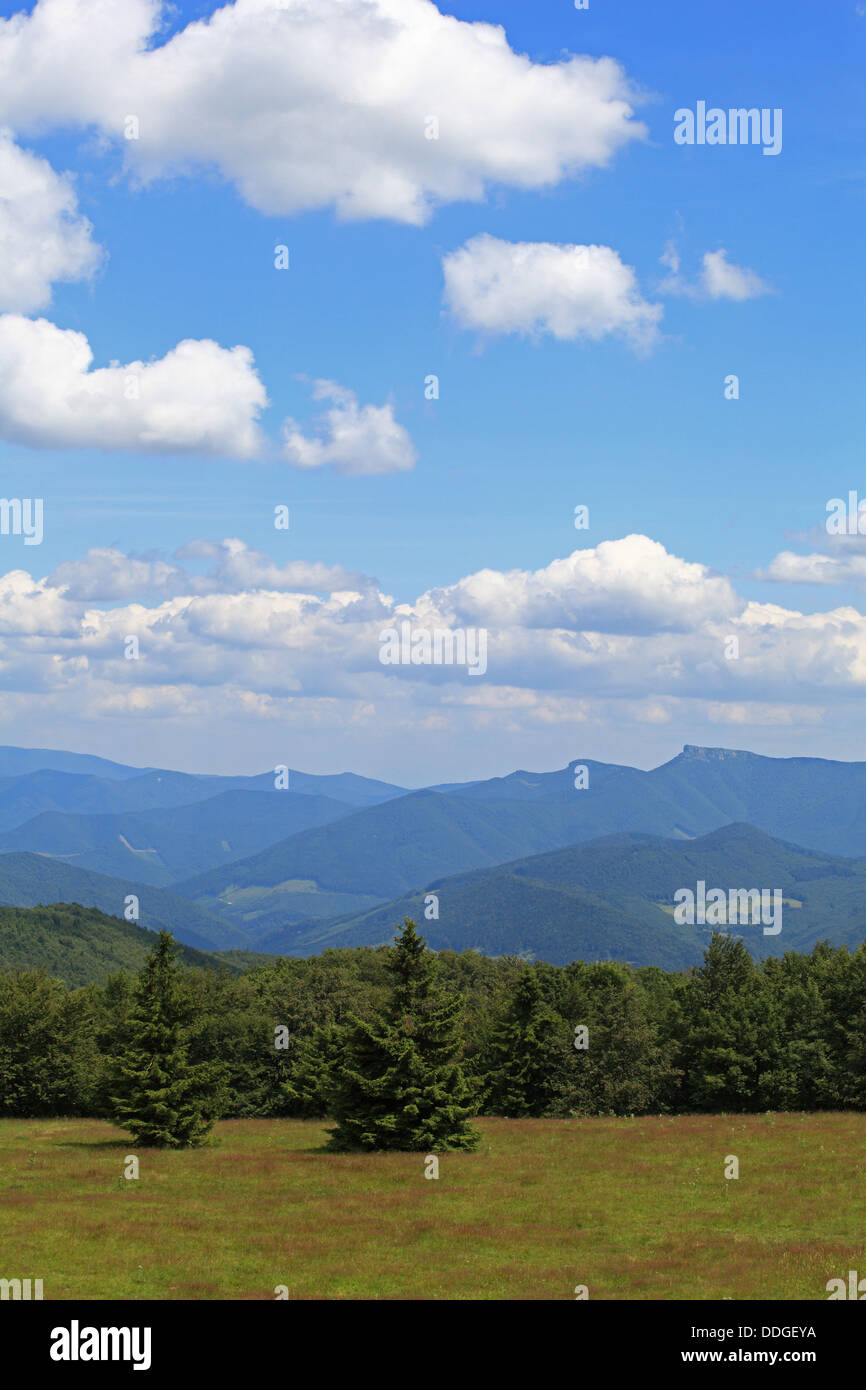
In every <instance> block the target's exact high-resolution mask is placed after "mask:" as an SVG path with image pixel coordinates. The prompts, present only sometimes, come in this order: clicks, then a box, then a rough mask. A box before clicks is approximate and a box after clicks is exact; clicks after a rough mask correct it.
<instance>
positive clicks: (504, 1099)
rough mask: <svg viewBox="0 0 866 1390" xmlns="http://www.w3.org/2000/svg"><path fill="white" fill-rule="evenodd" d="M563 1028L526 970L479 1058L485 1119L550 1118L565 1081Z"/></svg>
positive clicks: (533, 972)
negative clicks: (483, 1081) (496, 1117)
mask: <svg viewBox="0 0 866 1390" xmlns="http://www.w3.org/2000/svg"><path fill="white" fill-rule="evenodd" d="M564 1029H565V1025H564V1023H563V1020H562V1019H561V1018H560V1017H559V1016H558V1014H556V1012H555V1011H554V1010H553V1009H552V1008H550V1006H549V1005H548V1004H546V1003H545V1002H544V999H543V997H542V993H541V987H540V984H539V980H538V975H537V973H536V972H535V971H534V970H525V971H524V972H523V974H522V975H521V976H520V977H519V979H518V980H517V983H516V984H515V986H514V989H513V995H512V998H511V1001H510V1004H509V1007H508V1009H507V1011H506V1013H505V1015H504V1017H503V1018H502V1019H501V1021H500V1023H499V1024H498V1025H497V1027H496V1028H495V1029H494V1031H493V1036H492V1038H491V1040H490V1044H489V1046H488V1048H487V1049H486V1052H485V1054H484V1055H483V1056H482V1058H481V1070H482V1072H483V1073H486V1075H487V1086H486V1100H485V1107H484V1108H485V1111H486V1112H487V1113H488V1114H491V1115H508V1116H513V1117H515V1118H520V1117H522V1116H526V1115H544V1114H547V1113H549V1111H550V1107H551V1106H552V1104H553V1103H554V1100H555V1098H556V1097H557V1096H558V1093H559V1090H560V1087H561V1085H562V1082H563V1079H564V1072H565V1065H566V1056H567V1054H566V1047H565V1043H566V1041H567V1040H566V1038H565V1032H564Z"/></svg>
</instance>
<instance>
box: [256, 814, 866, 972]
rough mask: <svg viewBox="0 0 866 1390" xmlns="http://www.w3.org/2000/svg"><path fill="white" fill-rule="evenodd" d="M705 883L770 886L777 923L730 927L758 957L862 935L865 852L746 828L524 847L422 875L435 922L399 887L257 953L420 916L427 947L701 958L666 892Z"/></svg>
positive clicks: (387, 930) (703, 936) (376, 936)
mask: <svg viewBox="0 0 866 1390" xmlns="http://www.w3.org/2000/svg"><path fill="white" fill-rule="evenodd" d="M698 880H703V881H704V882H705V884H706V886H707V888H708V889H709V888H714V887H715V888H722V889H724V890H725V891H728V890H729V889H731V888H744V889H750V888H759V889H763V888H766V889H769V890H771V891H772V890H774V889H777V888H778V889H779V890H780V891H781V893H782V898H783V906H782V930H781V932H780V933H779V934H778V935H774V936H765V935H764V934H763V931H762V927H761V926H758V925H756V926H750V925H748V924H744V925H735V924H733V923H732V924H731V925H730V927H729V930H730V931H731V932H733V933H734V934H737V935H742V936H743V939H744V940H745V942H746V944H747V945H748V946H749V949H750V950H751V951H752V952H753V953H754V954H755V955H756V956H759V957H760V956H764V955H768V954H778V953H781V952H784V951H785V950H791V949H797V950H809V949H811V947H812V946H813V945H814V943H815V942H816V941H818V940H821V939H825V938H826V939H829V940H831V941H833V942H834V943H835V944H838V945H855V944H857V943H858V942H859V941H861V940H863V939H864V938H866V861H864V860H853V859H845V858H842V857H840V856H838V855H828V854H824V853H822V852H820V851H816V850H808V849H804V848H802V847H801V846H799V845H794V844H788V843H785V842H783V841H780V840H775V839H773V838H772V837H770V836H768V835H765V834H764V833H763V832H762V831H759V830H756V829H755V828H754V827H753V826H748V825H729V826H726V827H724V828H722V829H721V830H717V831H713V832H711V833H710V834H708V835H705V836H702V837H700V838H698V839H695V840H692V841H687V842H684V841H680V840H665V839H661V838H659V837H655V836H648V835H642V834H637V833H633V834H627V835H621V836H612V837H605V838H604V839H602V840H597V841H592V842H590V843H586V844H580V845H576V846H572V847H570V848H569V849H565V850H557V851H554V852H552V853H548V854H543V855H534V856H531V857H529V858H525V859H522V860H517V861H515V862H514V863H511V864H503V865H499V866H497V867H496V868H492V869H484V870H480V871H475V872H472V873H468V874H459V875H454V876H451V877H447V878H442V879H437V880H432V881H430V882H429V883H428V884H427V885H426V889H427V891H429V892H432V893H435V894H436V895H437V897H438V910H439V919H438V920H429V921H428V920H427V919H425V917H424V903H425V893H424V892H423V891H422V892H415V893H409V894H405V895H403V896H402V897H400V898H398V899H396V900H395V901H393V902H391V903H388V904H385V905H380V906H378V907H376V908H374V909H373V910H371V911H369V912H367V913H364V914H360V915H356V916H355V917H353V918H348V917H346V918H342V919H338V920H336V921H333V922H330V923H305V924H300V925H297V926H295V927H289V928H287V929H286V930H284V931H283V932H281V933H274V934H272V935H270V936H266V937H264V938H263V939H262V940H261V942H260V945H261V948H262V950H267V951H279V950H282V951H285V952H288V953H292V954H297V955H307V954H313V953H315V952H316V951H319V950H322V949H324V948H325V947H326V946H349V945H361V944H365V945H373V944H378V943H379V942H381V941H386V940H389V939H390V937H391V936H392V935H393V932H394V926H395V924H396V923H397V922H399V921H401V920H402V918H403V917H404V916H411V917H414V918H415V920H416V921H418V922H419V923H420V924H422V927H423V931H424V934H425V936H427V938H428V940H429V941H430V944H431V945H432V946H434V947H435V948H436V949H443V948H445V947H448V948H450V949H453V950H462V949H464V948H465V947H469V946H476V947H477V948H478V949H480V950H483V951H485V952H486V953H488V954H506V953H512V952H515V953H522V954H529V955H533V956H536V957H538V958H540V959H544V960H549V961H552V962H553V963H554V964H564V963H565V962H567V961H568V960H572V959H578V958H579V959H594V958H597V957H598V958H605V957H607V956H610V957H611V958H612V959H616V960H629V961H632V962H633V963H635V964H638V965H667V966H668V967H670V966H671V965H673V966H675V967H676V966H680V967H682V966H686V965H689V964H693V963H695V961H696V960H698V959H699V958H700V953H701V951H702V949H703V946H704V945H705V944H706V942H707V940H708V939H709V936H710V934H711V931H712V927H710V926H699V925H695V926H679V925H678V924H676V923H675V922H674V920H673V907H674V894H675V893H676V892H677V890H678V889H680V888H690V889H692V891H694V890H695V888H696V884H697V882H698Z"/></svg>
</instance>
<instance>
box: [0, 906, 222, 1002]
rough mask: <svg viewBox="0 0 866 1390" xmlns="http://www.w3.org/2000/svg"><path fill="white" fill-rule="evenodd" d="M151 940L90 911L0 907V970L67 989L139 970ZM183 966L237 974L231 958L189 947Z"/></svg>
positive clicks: (183, 953) (125, 924)
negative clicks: (38, 974)
mask: <svg viewBox="0 0 866 1390" xmlns="http://www.w3.org/2000/svg"><path fill="white" fill-rule="evenodd" d="M153 940H154V938H153V934H152V932H149V931H145V930H144V929H143V928H142V927H137V926H135V925H134V924H133V923H132V922H124V921H122V920H121V919H119V918H117V917H109V916H107V915H106V914H105V913H104V912H99V911H97V910H96V909H95V908H92V907H80V906H78V905H77V904H75V903H52V904H50V905H49V906H47V907H29V908H27V907H0V970H44V971H45V972H46V974H48V975H51V976H52V977H53V978H55V979H59V980H63V981H64V983H65V984H67V985H68V986H69V987H70V988H75V987H77V986H78V985H85V984H90V983H102V981H104V980H106V979H107V978H108V976H109V975H113V974H114V973H115V972H116V971H118V970H128V971H130V972H135V971H138V970H140V969H141V967H142V965H143V964H144V962H145V960H146V958H147V956H148V954H149V952H150V951H151V950H152V949H153ZM179 954H180V958H181V960H183V962H184V963H185V964H186V965H199V966H201V967H202V968H204V969H207V970H218V969H224V970H228V971H230V972H231V973H232V974H238V973H240V966H239V965H238V964H237V963H235V962H234V961H232V960H231V959H230V958H228V959H226V958H223V959H221V960H217V959H216V958H215V957H214V956H211V955H209V954H207V953H205V952H202V951H196V950H194V949H193V948H192V947H190V946H181V947H180V949H179Z"/></svg>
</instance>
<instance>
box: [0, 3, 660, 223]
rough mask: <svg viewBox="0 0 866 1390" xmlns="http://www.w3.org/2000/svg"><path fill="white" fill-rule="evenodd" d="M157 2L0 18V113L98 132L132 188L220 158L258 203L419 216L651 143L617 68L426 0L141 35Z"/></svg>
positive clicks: (154, 18)
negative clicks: (534, 50)
mask: <svg viewBox="0 0 866 1390" xmlns="http://www.w3.org/2000/svg"><path fill="white" fill-rule="evenodd" d="M161 10H162V7H161V5H159V4H158V3H156V0H39V2H38V3H37V4H36V5H35V7H34V9H33V12H32V14H30V15H27V14H26V13H24V12H21V13H19V14H18V15H16V16H14V17H13V18H12V19H10V20H7V21H5V22H0V119H3V120H6V121H8V122H9V123H10V124H12V125H15V126H16V127H18V128H25V129H29V128H44V127H45V126H46V125H51V124H55V125H56V124H65V123H68V122H77V123H79V124H82V125H90V124H93V125H96V126H97V127H98V128H99V129H100V130H101V131H102V132H103V133H104V134H105V135H106V136H107V137H108V138H110V139H112V140H114V141H118V142H119V143H120V144H121V145H122V146H123V149H124V154H125V157H126V162H127V164H128V166H129V167H130V168H131V169H132V170H134V171H135V173H136V174H138V175H139V176H140V177H141V178H143V179H150V178H153V177H156V176H158V175H161V174H165V173H168V172H173V171H177V170H180V171H187V170H192V169H194V168H195V167H196V166H199V167H200V166H204V167H208V166H210V167H216V168H217V169H219V170H220V171H221V172H222V174H223V175H224V176H225V177H226V178H227V179H229V180H231V181H232V182H233V183H234V184H235V185H236V186H237V188H238V189H239V191H240V193H241V195H242V196H243V198H244V199H245V200H246V201H247V202H248V203H250V204H252V205H253V206H254V207H256V208H258V209H259V210H260V211H262V212H265V213H269V214H277V213H279V214H286V213H295V212H301V211H304V210H306V209H311V208H321V207H326V206H329V205H333V206H334V207H335V208H336V209H337V211H338V213H339V214H340V215H342V216H344V217H354V218H367V217H387V218H394V219H396V220H398V221H402V222H409V223H415V224H420V223H422V222H424V221H425V220H426V219H427V217H428V216H429V213H430V210H431V207H432V206H433V205H434V204H436V203H437V202H451V201H454V200H457V199H472V200H478V199H481V198H483V197H484V194H485V191H486V188H487V187H488V186H489V185H491V184H497V183H501V184H507V185H511V186H513V187H517V188H526V189H534V188H541V187H544V186H546V185H552V184H555V183H557V182H558V181H559V180H561V179H563V178H566V177H569V176H571V175H573V174H575V173H577V172H579V171H580V170H582V169H584V168H586V167H592V166H601V165H606V164H607V163H609V161H610V160H611V159H612V158H613V156H614V155H615V154H616V152H617V151H618V150H619V149H620V148H621V147H622V146H623V145H624V144H626V143H628V142H629V141H631V140H635V139H641V138H643V137H644V136H645V134H646V131H645V127H644V126H643V125H641V124H640V123H639V122H637V121H635V120H634V119H633V105H634V102H635V94H634V92H633V90H632V87H631V84H630V83H629V81H628V79H627V78H626V76H625V74H624V72H623V70H622V68H621V67H620V66H619V64H617V63H616V62H614V61H613V60H612V59H610V58H604V57H602V58H589V57H579V56H572V57H567V58H563V59H562V60H561V61H559V62H557V63H550V64H548V63H533V62H532V61H531V60H530V59H529V58H528V57H526V56H525V55H523V54H518V53H515V52H514V51H513V50H512V49H511V48H510V47H509V44H508V41H507V38H506V36H505V32H504V30H503V29H502V28H501V27H499V26H496V25H492V24H485V23H466V22H464V21H461V20H458V19H456V18H454V17H453V16H451V15H444V14H440V12H439V11H438V10H437V8H436V6H435V5H433V4H432V3H430V0H316V3H315V4H311V3H309V0H236V3H235V4H230V5H225V6H223V7H222V8H220V9H218V10H216V11H215V12H214V13H213V14H212V15H210V16H209V17H208V18H206V19H204V20H199V21H196V22H192V23H190V24H188V25H187V26H186V28H184V29H183V30H181V31H180V32H179V33H177V34H174V35H173V36H172V37H171V38H170V39H169V40H168V41H167V42H166V43H164V44H161V45H160V46H154V45H153V43H152V42H150V40H151V36H153V35H154V34H155V33H156V32H157V30H158V27H159V16H160V13H161ZM126 114H134V115H136V116H137V117H138V120H139V123H140V135H139V138H138V139H136V140H128V141H124V140H123V138H122V137H123V121H124V118H125V116H126ZM431 116H434V117H436V118H438V121H439V131H438V139H428V138H426V137H425V128H428V127H427V122H428V118H429V117H431Z"/></svg>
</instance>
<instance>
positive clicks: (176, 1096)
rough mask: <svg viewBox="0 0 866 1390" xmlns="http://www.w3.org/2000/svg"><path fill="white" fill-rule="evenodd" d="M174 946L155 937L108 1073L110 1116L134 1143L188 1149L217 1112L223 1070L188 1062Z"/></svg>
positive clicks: (197, 1141) (204, 1132) (165, 936)
mask: <svg viewBox="0 0 866 1390" xmlns="http://www.w3.org/2000/svg"><path fill="white" fill-rule="evenodd" d="M175 954H176V947H175V944H174V941H173V940H172V937H171V935H170V934H169V933H168V932H160V933H159V938H158V940H157V943H156V946H155V947H154V949H153V952H152V953H151V956H150V958H149V959H148V961H147V963H146V965H145V966H144V969H143V970H142V972H141V974H140V976H139V980H138V985H137V987H136V990H135V994H134V996H133V999H132V1007H131V1008H130V1011H129V1014H128V1015H127V1018H126V1026H125V1043H124V1046H122V1048H121V1050H120V1052H119V1053H118V1055H117V1057H116V1059H115V1062H114V1067H113V1080H114V1091H113V1094H112V1095H111V1098H110V1099H111V1104H112V1107H113V1112H114V1118H115V1120H116V1121H117V1123H118V1124H121V1125H123V1126H124V1128H126V1129H128V1130H129V1131H130V1133H131V1134H132V1136H133V1138H134V1140H135V1141H136V1143H138V1144H143V1145H146V1146H148V1147H152V1148H193V1147H197V1146H198V1145H200V1144H202V1143H203V1142H204V1140H205V1138H206V1136H207V1134H208V1132H209V1131H210V1129H211V1128H212V1126H213V1123H214V1121H215V1120H216V1118H217V1116H218V1114H219V1110H220V1100H221V1099H222V1096H221V1081H222V1070H223V1069H222V1067H221V1065H220V1064H219V1063H218V1062H217V1063H214V1062H211V1061H204V1062H192V1061H190V1058H189V1056H188V1051H189V1046H188V1025H189V1022H190V1017H189V1015H190V1011H189V1009H188V1007H185V1001H184V999H183V995H182V990H181V988H180V986H179V982H178V966H177V962H176V960H175Z"/></svg>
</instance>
